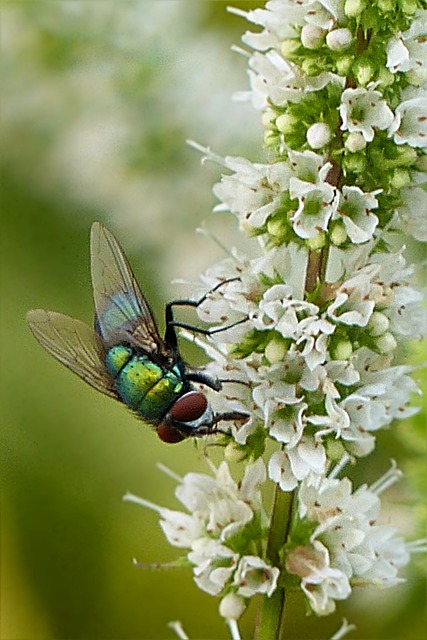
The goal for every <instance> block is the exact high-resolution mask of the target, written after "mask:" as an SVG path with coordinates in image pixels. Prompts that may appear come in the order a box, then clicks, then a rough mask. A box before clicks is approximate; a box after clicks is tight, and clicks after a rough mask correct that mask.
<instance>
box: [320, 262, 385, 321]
mask: <svg viewBox="0 0 427 640" xmlns="http://www.w3.org/2000/svg"><path fill="white" fill-rule="evenodd" d="M377 272H378V269H377V268H376V267H375V266H373V265H370V266H367V267H364V268H363V269H360V270H359V272H358V273H356V275H355V276H354V277H352V278H350V279H349V280H346V281H345V282H344V283H343V284H342V285H341V286H340V288H339V289H338V290H337V292H336V295H335V300H334V301H333V302H332V304H331V305H330V306H329V307H328V312H327V313H328V316H329V317H330V318H331V319H332V320H334V321H335V322H339V323H344V324H348V325H356V326H359V327H365V326H366V325H367V324H368V321H369V318H370V317H371V315H372V312H373V310H374V308H375V301H374V300H371V299H370V298H369V293H370V291H371V286H370V285H371V280H372V278H373V276H374V274H376V273H377Z"/></svg>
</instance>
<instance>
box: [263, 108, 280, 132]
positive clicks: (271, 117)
mask: <svg viewBox="0 0 427 640" xmlns="http://www.w3.org/2000/svg"><path fill="white" fill-rule="evenodd" d="M275 119H276V112H275V111H273V110H272V109H266V110H265V111H264V113H263V114H262V116H261V122H262V125H263V127H264V129H272V128H273V126H274V121H275Z"/></svg>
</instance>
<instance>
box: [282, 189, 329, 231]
mask: <svg viewBox="0 0 427 640" xmlns="http://www.w3.org/2000/svg"><path fill="white" fill-rule="evenodd" d="M289 192H290V194H291V197H292V198H298V202H299V206H298V209H297V210H296V211H295V213H294V215H293V216H292V218H291V220H292V222H293V228H294V231H295V233H296V234H297V235H298V236H299V237H300V238H314V237H316V236H317V234H318V233H319V231H326V229H327V228H328V222H329V219H330V218H331V216H332V214H333V213H334V211H335V209H336V205H337V202H336V198H335V188H334V187H332V186H331V185H330V184H328V183H327V182H324V183H323V184H322V185H319V186H317V185H313V184H311V183H310V182H303V181H302V180H297V179H294V178H291V181H290V189H289Z"/></svg>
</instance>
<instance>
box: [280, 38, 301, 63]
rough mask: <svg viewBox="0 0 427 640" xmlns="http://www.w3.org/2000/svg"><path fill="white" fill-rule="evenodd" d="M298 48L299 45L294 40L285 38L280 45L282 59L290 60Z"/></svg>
mask: <svg viewBox="0 0 427 640" xmlns="http://www.w3.org/2000/svg"><path fill="white" fill-rule="evenodd" d="M299 46H300V43H299V41H298V40H296V39H295V38H286V39H285V40H283V41H282V43H281V45H280V52H281V54H282V56H283V57H284V58H292V56H293V54H294V53H295V51H297V49H298V48H299Z"/></svg>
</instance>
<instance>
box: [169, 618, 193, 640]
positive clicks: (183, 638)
mask: <svg viewBox="0 0 427 640" xmlns="http://www.w3.org/2000/svg"><path fill="white" fill-rule="evenodd" d="M168 627H169V629H172V631H175V633H176V635H177V637H178V638H179V639H180V640H190V639H189V637H188V636H187V634H186V633H185V631H184V629H183V628H182V624H181V622H180V621H179V620H175V621H173V622H169V623H168Z"/></svg>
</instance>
